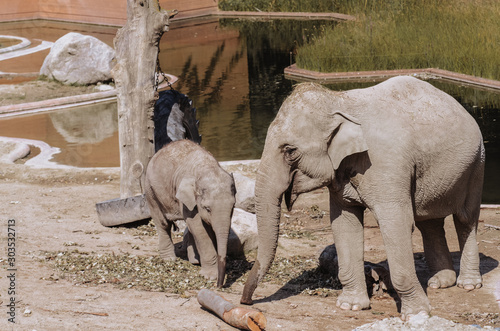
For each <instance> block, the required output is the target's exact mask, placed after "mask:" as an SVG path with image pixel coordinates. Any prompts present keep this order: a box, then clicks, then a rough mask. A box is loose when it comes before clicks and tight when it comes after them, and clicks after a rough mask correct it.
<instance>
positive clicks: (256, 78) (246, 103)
mask: <svg viewBox="0 0 500 331" xmlns="http://www.w3.org/2000/svg"><path fill="white" fill-rule="evenodd" d="M322 24H328V25H335V24H337V23H335V22H324V23H320V22H315V21H289V20H275V21H249V20H232V19H231V20H230V19H224V20H220V21H219V20H217V19H212V18H211V19H202V20H200V21H189V22H187V23H186V22H184V23H182V24H180V23H173V24H172V25H171V27H170V28H171V29H170V31H169V32H168V33H166V34H165V35H164V37H163V38H162V42H161V44H160V62H161V67H162V69H163V70H164V71H165V72H168V73H170V74H173V75H176V76H178V77H179V78H180V79H179V82H178V83H177V84H176V86H175V88H176V89H177V90H179V92H181V93H184V94H187V95H188V96H189V97H190V98H191V99H192V100H193V103H194V106H195V107H196V108H197V110H198V113H197V117H198V119H199V120H200V128H199V131H200V134H201V135H202V136H203V139H202V145H203V146H204V147H205V148H206V149H208V150H209V151H210V152H211V153H212V154H213V155H214V156H215V157H216V158H217V159H218V160H220V161H225V160H242V159H257V158H260V155H261V153H262V149H263V146H264V141H265V137H266V132H267V128H268V126H269V123H270V122H271V121H272V119H273V118H274V117H275V115H276V113H277V112H278V109H279V107H280V106H281V103H282V102H283V100H284V99H285V98H286V96H287V95H288V94H289V93H290V92H291V90H292V88H293V84H294V82H291V81H289V80H286V79H285V78H284V75H283V70H284V68H285V67H286V66H288V65H290V63H291V62H293V54H294V51H295V48H296V47H297V46H299V45H301V44H302V43H305V42H307V41H308V40H310V39H311V38H314V35H317V34H318V33H319V32H320V31H321V30H322ZM431 83H432V84H434V85H435V86H437V87H438V88H440V89H442V90H444V91H445V92H447V93H449V94H451V95H452V96H454V97H455V98H456V99H457V100H458V101H459V102H461V103H462V104H463V105H464V107H465V108H466V109H467V110H468V111H469V112H470V113H471V114H472V115H473V116H474V117H475V119H476V120H477V121H478V123H479V126H480V127H481V130H482V132H483V136H484V140H485V146H486V159H487V161H486V168H487V169H486V180H485V190H484V195H483V196H484V198H483V201H484V202H485V203H500V190H498V187H500V174H498V173H497V171H498V169H500V138H499V137H498V132H500V93H496V92H488V91H481V90H477V89H472V88H466V87H463V86H457V85H453V84H444V83H439V82H434V81H431ZM373 84H375V83H371V84H366V83H363V84H335V85H330V86H329V87H330V88H332V89H335V90H346V89H351V88H360V87H365V86H368V85H373ZM94 107H95V108H94ZM99 107H103V108H102V109H101V110H97V106H92V107H90V108H89V107H86V108H83V107H82V109H80V110H76V109H75V110H71V111H70V110H63V111H61V112H58V113H52V114H50V115H48V114H40V115H33V116H29V117H19V118H13V119H7V120H0V135H2V136H11V137H23V138H29V139H38V140H43V141H45V142H47V143H48V144H50V145H51V146H55V147H59V148H61V149H62V150H63V153H61V154H59V155H56V158H55V160H56V162H59V163H63V164H69V165H75V166H81V167H94V166H102V167H109V166H119V162H120V161H119V150H118V135H117V122H116V105H115V104H114V103H112V104H106V105H102V106H99ZM101 113H102V114H101Z"/></svg>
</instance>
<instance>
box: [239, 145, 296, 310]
mask: <svg viewBox="0 0 500 331" xmlns="http://www.w3.org/2000/svg"><path fill="white" fill-rule="evenodd" d="M264 154H265V153H264ZM267 160H269V159H267ZM277 168H278V169H277ZM289 185H290V176H289V168H288V167H286V166H283V167H276V164H272V162H270V161H266V160H265V158H264V155H263V159H262V161H261V165H260V167H259V173H258V175H257V181H256V183H255V212H256V215H257V227H258V233H259V248H258V252H257V261H255V264H254V265H253V267H252V270H251V271H250V274H249V276H248V279H247V282H246V283H245V287H244V289H243V294H242V297H241V300H240V302H241V303H242V304H248V305H251V304H252V303H253V301H252V295H253V293H254V291H255V289H256V288H257V284H258V283H259V282H260V281H261V280H262V278H263V277H264V275H265V274H266V273H267V272H268V271H269V268H270V267H271V264H272V262H273V260H274V257H275V255H276V248H277V247H278V235H279V223H280V222H279V221H280V216H281V201H282V196H283V193H284V192H285V191H286V189H287V188H288V186H289Z"/></svg>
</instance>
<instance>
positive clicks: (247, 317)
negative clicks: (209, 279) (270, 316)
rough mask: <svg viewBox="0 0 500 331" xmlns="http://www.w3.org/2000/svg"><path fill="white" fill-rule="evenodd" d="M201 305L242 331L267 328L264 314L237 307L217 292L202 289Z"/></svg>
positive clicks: (256, 330) (199, 293)
mask: <svg viewBox="0 0 500 331" xmlns="http://www.w3.org/2000/svg"><path fill="white" fill-rule="evenodd" d="M197 297H198V302H199V303H200V305H201V306H202V307H203V308H205V309H207V310H209V311H211V312H213V313H215V314H216V315H217V316H219V317H220V318H222V320H223V321H224V322H226V323H227V324H229V325H231V326H234V327H235V328H239V329H242V330H251V331H260V330H264V329H265V328H266V324H267V320H266V317H265V316H264V314H262V313H261V312H260V311H257V310H255V309H250V308H245V307H236V306H235V305H233V304H232V303H230V302H229V301H227V300H225V299H224V298H222V297H221V296H220V295H217V294H216V293H215V292H213V291H210V290H207V289H202V290H200V291H199V292H198V296H197Z"/></svg>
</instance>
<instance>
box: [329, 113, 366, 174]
mask: <svg viewBox="0 0 500 331" xmlns="http://www.w3.org/2000/svg"><path fill="white" fill-rule="evenodd" d="M333 117H334V119H333V121H332V123H334V127H333V130H332V132H333V134H332V139H331V141H330V145H329V146H328V155H329V156H330V159H331V160H332V164H333V169H334V170H337V169H338V168H339V166H340V163H341V162H342V160H343V159H345V158H346V157H348V156H349V155H353V154H356V153H361V152H364V151H367V150H368V146H367V145H366V141H365V138H364V135H363V130H361V124H359V122H358V121H357V120H356V119H355V118H354V117H352V116H349V115H346V114H343V113H335V114H334V115H333Z"/></svg>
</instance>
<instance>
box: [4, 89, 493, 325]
mask: <svg viewBox="0 0 500 331" xmlns="http://www.w3.org/2000/svg"><path fill="white" fill-rule="evenodd" d="M32 84H38V85H40V83H32ZM42 84H43V83H42ZM28 86H31V85H28ZM39 87H40V86H39ZM77 89H78V88H77ZM48 92H49V90H48V89H47V90H45V91H43V90H40V88H39V89H38V92H34V93H38V94H39V96H43V95H47V94H48ZM68 93H70V94H71V93H72V94H75V90H73V91H72V92H68ZM82 93H86V92H85V91H82ZM1 99H2V95H1V94H0V100H1ZM29 100H30V101H36V100H37V97H35V98H34V99H31V97H30V99H29ZM38 100H39V98H38ZM11 101H12V100H11ZM25 102H26V101H25ZM12 103H15V102H12ZM2 151H3V152H5V146H4V149H2V147H0V153H2ZM117 197H119V170H118V169H116V168H110V169H77V168H74V169H37V168H33V167H28V166H25V165H24V164H22V162H21V163H20V164H0V224H1V226H0V231H1V232H0V266H1V268H0V303H1V304H0V310H1V313H0V329H1V330H138V329H145V330H234V328H232V327H230V326H228V325H227V324H225V323H224V322H223V321H221V320H220V319H219V318H217V317H216V316H214V315H213V314H211V313H209V312H207V311H205V310H203V309H201V308H200V305H199V304H198V302H197V300H196V293H197V291H196V290H190V291H187V292H185V293H183V294H176V293H173V292H169V291H167V292H159V291H146V290H141V289H138V288H137V287H134V286H130V287H128V288H125V289H123V288H122V287H120V286H117V284H115V283H114V282H109V281H103V282H80V281H77V280H76V278H75V277H72V275H71V273H65V272H62V271H61V270H59V269H56V268H55V267H54V264H53V263H51V261H50V260H48V259H47V252H51V254H61V253H64V252H71V251H75V249H77V250H78V251H79V252H82V253H88V254H89V255H93V256H101V255H105V254H114V256H130V257H132V256H139V257H152V256H157V254H158V252H157V238H156V237H155V236H151V235H143V234H142V233H141V232H138V231H137V229H136V228H135V227H115V228H106V227H104V226H102V225H101V224H100V223H99V220H98V218H97V214H96V211H95V204H96V203H97V202H101V201H105V200H109V199H113V198H117ZM321 216H322V217H321ZM12 220H14V221H12ZM446 228H447V236H448V243H449V246H450V250H451V251H452V254H453V257H454V260H455V268H456V269H457V268H458V263H459V261H458V242H457V239H456V236H455V233H454V229H453V222H452V221H451V220H450V219H447V221H446ZM9 231H10V232H9ZM13 231H15V255H14V256H12V254H11V255H10V256H9V250H8V248H9V246H8V245H9V244H10V243H12V242H13V240H9V239H8V238H9V233H13ZM281 231H282V235H280V241H279V247H278V256H277V257H278V258H281V259H282V260H283V259H285V260H286V259H292V257H297V256H298V257H301V258H302V259H303V260H305V261H309V262H310V261H312V264H315V263H316V261H317V258H318V256H319V254H320V253H321V252H322V250H323V249H324V248H325V247H326V246H327V245H330V244H332V241H333V239H332V234H331V230H330V229H329V215H328V194H327V192H326V190H318V191H315V192H312V193H309V194H306V195H303V196H302V197H301V198H300V199H299V200H298V201H297V203H296V204H295V206H294V210H293V211H291V212H283V216H282V224H281ZM11 237H12V236H11ZM176 240H177V241H180V240H181V239H180V238H177V239H176ZM478 245H479V251H480V254H481V271H482V274H483V278H484V285H483V287H482V288H481V289H479V290H474V291H470V292H467V291H464V290H461V289H459V288H457V287H452V288H448V289H442V290H433V289H426V291H427V294H428V296H429V298H430V301H431V304H432V306H433V311H432V314H433V315H436V316H439V317H442V318H446V319H449V320H452V321H456V322H460V323H464V324H476V325H480V326H483V327H484V326H492V327H500V317H499V306H498V302H497V299H496V297H495V292H498V290H497V283H498V282H499V281H500V267H499V266H498V264H499V262H498V261H499V260H500V210H499V209H483V210H482V213H481V216H480V223H479V229H478ZM365 251H366V255H365V260H366V261H369V262H372V263H380V262H382V263H383V262H384V261H385V259H386V256H385V251H384V247H383V244H382V239H381V235H380V232H379V229H378V227H377V225H376V222H375V221H374V219H373V217H372V216H371V214H370V213H367V215H366V222H365ZM422 251H423V249H422V242H421V237H420V234H419V233H418V231H415V233H414V252H415V257H416V265H417V270H418V275H419V278H420V280H421V282H422V283H423V284H425V283H426V281H427V279H428V278H429V274H428V273H427V269H426V268H425V265H424V261H423V257H422ZM13 254H14V253H13ZM9 257H15V261H14V260H9V259H8V258H9ZM248 260H249V261H251V260H252V255H251V256H250V257H249V258H248ZM298 260H300V259H298ZM11 262H15V264H14V265H13V266H12V265H9V263H11ZM10 269H15V271H11V270H10ZM294 271H295V273H294V276H290V277H289V278H287V275H286V274H285V275H284V276H283V277H281V279H282V280H281V282H274V281H271V280H269V281H266V282H264V283H262V284H260V285H259V287H258V288H257V290H256V292H255V295H254V299H255V305H254V306H253V307H254V308H256V309H258V310H260V311H262V312H263V313H264V315H265V316H266V318H267V321H268V327H267V330H351V329H353V328H355V327H357V326H361V325H363V324H366V323H370V322H374V321H377V320H381V319H384V318H388V317H395V316H399V313H398V304H397V299H395V298H394V296H391V295H388V294H385V295H384V296H382V297H378V298H372V299H371V304H372V306H371V309H369V310H365V311H360V312H351V311H343V310H340V309H338V308H337V307H335V301H336V296H337V295H338V294H339V290H331V291H330V292H328V291H322V289H321V288H318V287H316V288H313V289H311V290H306V291H303V293H302V294H299V293H297V292H294V291H290V283H293V282H294V281H296V280H297V279H299V278H300V277H301V276H302V275H303V274H304V273H305V272H306V270H305V269H304V270H294ZM246 272H248V269H247V270H246ZM12 273H14V274H15V279H14V278H11V279H9V278H8V277H9V276H11V275H12ZM296 275H299V276H296ZM172 277H174V275H172ZM241 277H242V278H244V277H245V275H242V276H241ZM181 281H183V280H179V282H181ZM424 288H425V287H424ZM242 289H243V282H242V281H233V282H232V283H231V284H230V286H228V287H226V288H225V289H224V290H223V292H221V293H222V295H223V296H224V297H225V298H226V299H227V300H229V301H231V302H232V303H234V304H238V303H239V299H240V296H241V293H242ZM12 290H14V291H15V294H14V293H9V292H10V291H12ZM324 293H330V295H329V296H326V295H324ZM11 298H14V300H15V306H16V310H15V322H16V324H12V323H9V322H8V318H10V317H11V316H10V315H9V314H8V313H9V311H10V310H9V307H8V306H7V305H8V304H9V303H10V300H11ZM499 298H500V296H499Z"/></svg>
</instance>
